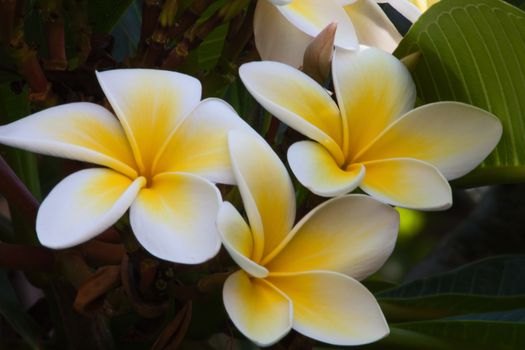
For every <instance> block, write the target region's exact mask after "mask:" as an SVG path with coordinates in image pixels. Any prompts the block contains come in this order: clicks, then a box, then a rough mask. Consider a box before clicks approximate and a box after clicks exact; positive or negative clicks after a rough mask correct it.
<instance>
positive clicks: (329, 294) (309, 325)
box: [267, 271, 389, 345]
mask: <svg viewBox="0 0 525 350" xmlns="http://www.w3.org/2000/svg"><path fill="white" fill-rule="evenodd" d="M267 280H268V281H269V282H270V283H272V284H273V285H275V286H276V287H277V288H278V289H279V290H281V291H282V292H283V293H284V294H286V295H287V296H288V297H289V298H290V299H291V300H292V304H293V308H294V311H293V329H295V330H296V331H298V332H299V333H302V334H304V335H306V336H308V337H310V338H313V339H316V340H320V341H322V342H325V343H328V344H333V345H361V344H367V343H371V342H374V341H377V340H379V339H381V338H383V337H385V336H386V335H388V333H389V329H388V324H387V323H386V320H385V317H384V316H383V313H382V312H381V309H380V308H379V305H378V304H377V301H376V300H375V298H374V296H373V295H372V294H371V293H370V292H369V291H368V290H367V289H366V288H365V287H363V285H362V284H361V283H359V282H357V281H356V280H354V279H352V278H350V277H348V276H345V275H343V274H340V273H336V272H328V271H311V272H303V273H296V274H286V275H282V276H272V275H270V277H268V278H267Z"/></svg>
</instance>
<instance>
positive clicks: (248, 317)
mask: <svg viewBox="0 0 525 350" xmlns="http://www.w3.org/2000/svg"><path fill="white" fill-rule="evenodd" d="M223 301H224V306H225V308H226V312H228V315H229V316H230V318H231V320H232V321H233V323H234V324H235V326H236V327H237V329H239V330H240V331H241V332H242V333H243V334H244V335H245V336H246V337H248V338H249V339H251V340H252V341H253V342H254V343H256V344H257V345H260V346H269V345H272V344H274V343H276V342H278V341H279V340H280V339H281V338H282V337H284V336H285V335H286V334H287V333H288V332H289V331H290V329H291V328H292V312H293V311H292V304H291V302H290V300H289V299H288V298H287V297H286V296H285V295H284V294H282V293H281V292H280V291H279V290H277V289H276V288H275V287H273V286H272V285H271V284H269V283H267V282H266V281H265V280H263V279H257V278H251V279H250V278H249V277H248V275H247V274H246V273H244V272H243V271H237V272H236V273H234V274H233V275H231V276H230V277H228V279H227V280H226V282H225V283H224V289H223Z"/></svg>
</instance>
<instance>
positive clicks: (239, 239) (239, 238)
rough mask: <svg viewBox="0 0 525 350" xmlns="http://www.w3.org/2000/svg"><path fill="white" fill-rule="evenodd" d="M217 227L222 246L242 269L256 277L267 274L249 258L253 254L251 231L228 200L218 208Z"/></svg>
mask: <svg viewBox="0 0 525 350" xmlns="http://www.w3.org/2000/svg"><path fill="white" fill-rule="evenodd" d="M217 227H218V228H219V233H220V235H221V240H222V243H223V244H224V247H225V248H226V250H227V251H228V253H230V256H231V257H232V259H233V260H234V261H235V262H236V263H237V264H238V265H239V266H240V267H241V268H242V269H243V270H244V271H246V272H247V273H249V274H250V275H252V276H254V277H258V278H263V277H266V276H267V275H268V270H267V269H266V268H264V267H263V266H261V265H259V264H257V263H256V262H254V261H252V260H250V259H251V257H252V255H253V237H252V232H251V231H250V228H249V227H248V225H247V224H246V222H245V221H244V219H243V218H242V216H241V214H239V212H238V211H237V209H235V207H234V206H233V205H231V204H230V203H228V202H223V203H222V205H221V207H220V209H219V215H218V217H217Z"/></svg>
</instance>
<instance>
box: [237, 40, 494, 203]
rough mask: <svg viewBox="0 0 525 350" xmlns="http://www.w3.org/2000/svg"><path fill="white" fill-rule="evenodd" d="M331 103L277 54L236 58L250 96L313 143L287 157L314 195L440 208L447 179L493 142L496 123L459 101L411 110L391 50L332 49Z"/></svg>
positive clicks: (410, 96)
mask: <svg viewBox="0 0 525 350" xmlns="http://www.w3.org/2000/svg"><path fill="white" fill-rule="evenodd" d="M332 74H333V82H334V86H335V95H336V96H337V100H338V102H339V106H337V105H336V103H335V102H334V100H333V99H332V97H331V96H330V95H329V94H328V92H326V90H325V89H324V88H323V87H322V86H320V85H318V84H317V83H316V82H315V81H314V80H312V79H311V78H309V77H308V76H306V75H305V74H303V73H302V72H300V71H298V70H296V69H294V68H292V67H290V66H287V65H284V64H281V63H277V62H252V63H248V64H245V65H243V66H241V69H240V76H241V78H242V80H243V82H244V84H245V85H246V87H247V88H248V90H249V91H250V92H251V94H252V95H253V96H254V97H255V99H256V100H257V101H258V102H259V103H260V104H261V105H262V106H264V107H265V108H266V109H267V110H268V111H269V112H271V113H272V114H273V115H275V116H276V117H277V118H279V119H280V120H281V121H282V122H284V123H285V124H288V125H289V126H290V127H292V128H294V129H295V130H297V131H298V132H300V133H302V134H304V135H306V136H307V137H309V138H310V139H312V140H313V141H301V142H298V143H295V144H294V145H292V146H291V147H290V149H289V150H288V161H289V163H290V167H291V169H292V171H293V172H294V174H295V176H296V177H297V179H298V180H299V181H300V182H301V183H302V184H303V185H304V186H306V187H308V188H309V189H310V190H311V191H312V192H314V193H316V194H318V195H321V196H327V197H330V196H338V195H342V194H345V193H348V192H350V191H352V190H353V189H355V188H356V187H357V186H359V187H361V189H362V190H364V191H365V192H366V193H368V194H370V195H372V196H373V197H375V198H377V199H379V200H381V201H384V202H385V203H389V204H393V205H398V206H402V207H407V208H415V209H422V210H435V209H445V208H448V207H449V206H450V205H451V203H452V195H451V190H450V186H449V184H448V182H447V179H448V180H452V179H456V178H458V177H461V176H463V175H465V174H466V173H468V172H470V171H471V170H472V169H474V168H475V167H476V166H477V165H478V164H479V163H480V162H481V161H483V159H484V158H485V157H486V156H487V155H488V154H489V153H490V152H491V150H492V149H493V148H494V147H495V145H496V144H497V143H498V141H499V139H500V137H501V133H502V127H501V123H500V121H499V120H498V119H497V118H496V117H495V116H493V115H492V114H490V113H489V112H486V111H484V110H481V109H479V108H476V107H473V106H470V105H467V104H464V103H458V102H437V103H431V104H427V105H424V106H421V107H418V108H416V109H413V107H414V103H415V98H416V90H415V86H414V83H413V81H412V79H411V77H410V74H409V72H408V71H407V69H406V68H405V67H404V65H403V64H402V63H401V62H399V61H398V60H397V59H396V58H394V57H393V56H391V55H389V54H387V53H385V52H383V51H381V50H378V49H374V48H364V49H362V50H360V51H359V52H348V51H344V50H338V49H336V52H335V55H334V60H333V64H332Z"/></svg>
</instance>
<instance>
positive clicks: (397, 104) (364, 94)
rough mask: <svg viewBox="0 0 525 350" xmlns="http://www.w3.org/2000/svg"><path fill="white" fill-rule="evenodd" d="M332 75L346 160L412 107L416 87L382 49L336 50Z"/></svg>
mask: <svg viewBox="0 0 525 350" xmlns="http://www.w3.org/2000/svg"><path fill="white" fill-rule="evenodd" d="M332 74H333V77H334V86H335V91H336V95H337V99H338V101H339V107H340V108H341V114H342V116H343V125H344V130H345V140H344V142H345V145H346V146H345V147H344V149H345V152H346V154H347V156H348V157H350V159H351V158H352V157H353V156H354V155H355V154H356V153H357V152H359V151H360V150H361V149H363V148H364V147H365V146H366V145H368V144H369V143H370V142H371V141H372V140H374V139H375V137H376V136H377V135H379V133H381V132H382V131H383V130H384V129H385V128H386V127H387V126H388V125H390V123H392V122H393V121H394V120H396V119H398V118H399V117H401V116H402V115H403V114H404V113H405V112H407V111H409V110H410V109H411V108H412V107H413V106H414V102H415V98H416V88H415V85H414V82H413V81H412V78H411V77H410V73H409V72H408V70H407V69H406V68H405V66H404V65H403V64H402V63H401V62H399V61H398V60H397V59H396V58H395V57H394V56H392V55H389V54H387V53H386V52H384V51H382V50H379V49H375V48H365V49H362V50H360V51H359V52H348V51H344V50H337V49H336V51H335V55H334V60H333V62H332Z"/></svg>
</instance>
